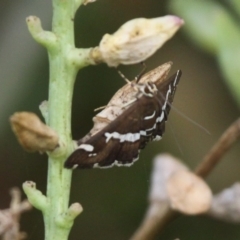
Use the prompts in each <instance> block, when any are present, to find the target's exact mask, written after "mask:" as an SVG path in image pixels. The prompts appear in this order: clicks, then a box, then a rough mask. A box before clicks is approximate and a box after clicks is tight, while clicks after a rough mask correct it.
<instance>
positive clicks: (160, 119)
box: [156, 111, 164, 123]
mask: <svg viewBox="0 0 240 240" xmlns="http://www.w3.org/2000/svg"><path fill="white" fill-rule="evenodd" d="M163 119H164V111H162V113H161V116H160V117H158V118H157V120H156V122H159V123H160V122H162V120H163Z"/></svg>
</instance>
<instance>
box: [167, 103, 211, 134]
mask: <svg viewBox="0 0 240 240" xmlns="http://www.w3.org/2000/svg"><path fill="white" fill-rule="evenodd" d="M167 104H168V105H169V106H170V107H171V108H172V109H173V110H174V111H175V112H176V113H178V114H179V115H180V116H182V117H183V118H185V119H186V120H188V121H189V122H190V123H192V124H194V125H195V126H197V127H198V128H200V129H202V130H203V131H204V132H205V133H207V134H208V135H211V133H210V132H209V131H208V130H207V129H206V128H205V127H203V126H202V125H201V124H199V123H198V122H196V121H194V120H192V119H191V118H190V117H188V116H187V115H186V114H184V113H182V112H181V111H179V110H178V109H177V108H175V107H174V106H173V105H172V104H171V103H169V102H167Z"/></svg>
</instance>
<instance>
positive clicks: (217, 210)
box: [131, 119, 240, 240]
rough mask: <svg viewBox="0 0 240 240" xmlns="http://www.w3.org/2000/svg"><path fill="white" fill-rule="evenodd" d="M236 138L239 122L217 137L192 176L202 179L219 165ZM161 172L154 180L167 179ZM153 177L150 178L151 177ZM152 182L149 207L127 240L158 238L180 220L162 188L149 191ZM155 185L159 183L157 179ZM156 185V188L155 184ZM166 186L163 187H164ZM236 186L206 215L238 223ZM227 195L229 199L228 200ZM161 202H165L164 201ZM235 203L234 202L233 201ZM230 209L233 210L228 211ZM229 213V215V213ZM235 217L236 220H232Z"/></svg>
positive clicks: (238, 210) (239, 219)
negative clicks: (159, 199) (157, 191)
mask: <svg viewBox="0 0 240 240" xmlns="http://www.w3.org/2000/svg"><path fill="white" fill-rule="evenodd" d="M239 136H240V119H238V120H237V121H236V122H234V123H233V124H232V125H231V126H230V127H229V128H228V129H227V130H226V131H225V132H224V133H223V135H222V136H221V137H220V139H219V140H218V142H217V143H216V144H215V145H214V146H213V148H212V149H211V150H210V151H209V153H207V155H206V156H205V157H204V158H203V161H202V162H201V164H200V165H199V166H198V167H197V168H196V170H195V174H197V175H199V176H201V177H206V176H207V175H208V174H209V173H210V172H211V171H212V170H213V168H214V167H215V166H216V164H217V163H218V162H219V161H220V159H221V157H222V156H223V155H224V154H225V153H226V152H227V150H229V149H230V148H231V146H232V145H233V144H234V143H235V142H236V140H237V139H238V138H239ZM165 165H166V167H168V168H169V169H170V170H171V169H172V171H173V169H174V167H173V166H171V165H169V164H165ZM176 166H177V165H176ZM157 168H161V169H162V168H163V166H162V165H161V166H157V165H155V166H154V171H156V170H157ZM170 170H167V169H165V170H164V171H163V172H162V174H158V178H162V179H163V178H167V177H168V175H169V171H170ZM152 177H153V176H152ZM153 180H154V178H152V183H151V187H152V191H151V193H150V196H152V197H151V199H150V205H149V208H148V210H147V214H146V216H145V218H144V220H143V222H142V224H141V226H140V227H139V228H138V229H137V231H136V232H135V234H134V235H133V237H132V238H131V240H145V239H148V240H152V239H155V238H156V236H157V234H159V233H160V232H161V231H162V230H163V229H164V228H165V227H166V226H167V225H168V224H169V223H170V222H171V221H173V220H174V219H176V218H177V217H179V216H180V213H178V212H176V211H174V210H173V209H172V208H171V207H170V203H169V202H168V200H167V198H166V189H165V188H166V186H164V185H162V183H161V184H160V185H161V192H159V193H158V194H159V195H158V194H156V191H153V190H154V189H153V185H154V183H153ZM158 181H159V179H158ZM155 185H156V184H155ZM165 185H166V184H165ZM239 190H240V188H239V185H238V186H236V185H234V186H233V187H232V188H231V189H227V190H224V191H223V192H222V193H220V194H219V195H217V196H215V197H214V200H213V202H212V206H211V209H210V210H209V212H208V213H207V214H208V215H210V216H212V217H215V218H219V219H223V220H227V221H232V222H233V221H235V222H237V221H240V208H239V207H238V206H237V201H236V199H238V197H236V196H239V195H240V191H239ZM229 194H230V195H231V196H232V197H231V200H229ZM159 197H161V198H162V200H163V201H162V202H160V201H158V202H157V201H155V200H156V198H159ZM164 199H165V201H164ZM234 200H235V201H234ZM231 207H233V208H234V210H233V209H232V210H231ZM230 210H231V211H230ZM236 215H237V216H236Z"/></svg>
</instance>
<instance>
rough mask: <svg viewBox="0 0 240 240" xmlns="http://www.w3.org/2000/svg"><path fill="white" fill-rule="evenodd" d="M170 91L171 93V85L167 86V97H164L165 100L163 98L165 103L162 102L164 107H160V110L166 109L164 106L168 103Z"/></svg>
mask: <svg viewBox="0 0 240 240" xmlns="http://www.w3.org/2000/svg"><path fill="white" fill-rule="evenodd" d="M171 91H172V89H171V85H169V87H168V91H167V96H166V98H165V102H164V105H163V107H162V110H165V108H166V105H167V102H168V96H169V94H170V93H171Z"/></svg>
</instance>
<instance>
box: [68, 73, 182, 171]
mask: <svg viewBox="0 0 240 240" xmlns="http://www.w3.org/2000/svg"><path fill="white" fill-rule="evenodd" d="M151 72H152V71H151ZM180 77H181V71H180V70H179V71H177V72H176V73H175V74H174V75H172V76H171V77H170V78H168V79H164V80H161V79H160V80H161V81H155V82H154V83H153V82H152V81H148V82H144V83H135V85H134V86H135V89H136V88H137V89H138V91H137V92H136V94H135V98H136V100H135V101H134V102H133V103H131V104H130V106H128V108H127V109H125V110H124V111H123V112H122V113H121V114H120V115H119V116H117V117H116V118H115V119H114V120H112V121H111V122H109V123H108V124H107V125H106V126H105V127H103V128H102V129H100V130H99V131H98V132H97V133H95V134H94V135H92V136H88V137H87V138H85V139H84V138H83V139H81V140H79V141H78V148H77V149H76V150H75V151H74V152H73V153H72V154H71V155H70V156H69V157H68V159H67V160H66V162H65V167H66V168H95V167H100V168H108V167H112V166H114V165H116V166H131V165H132V164H133V163H134V162H135V161H136V160H137V159H138V156H139V151H140V150H141V149H143V148H144V147H145V146H146V144H147V143H148V142H149V141H153V140H160V139H161V138H162V135H163V133H164V131H165V122H166V121H167V117H168V114H169V112H170V109H171V103H172V101H173V98H174V94H175V91H176V87H177V84H178V82H179V80H180ZM132 98H133V97H132ZM130 100H132V99H130Z"/></svg>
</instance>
